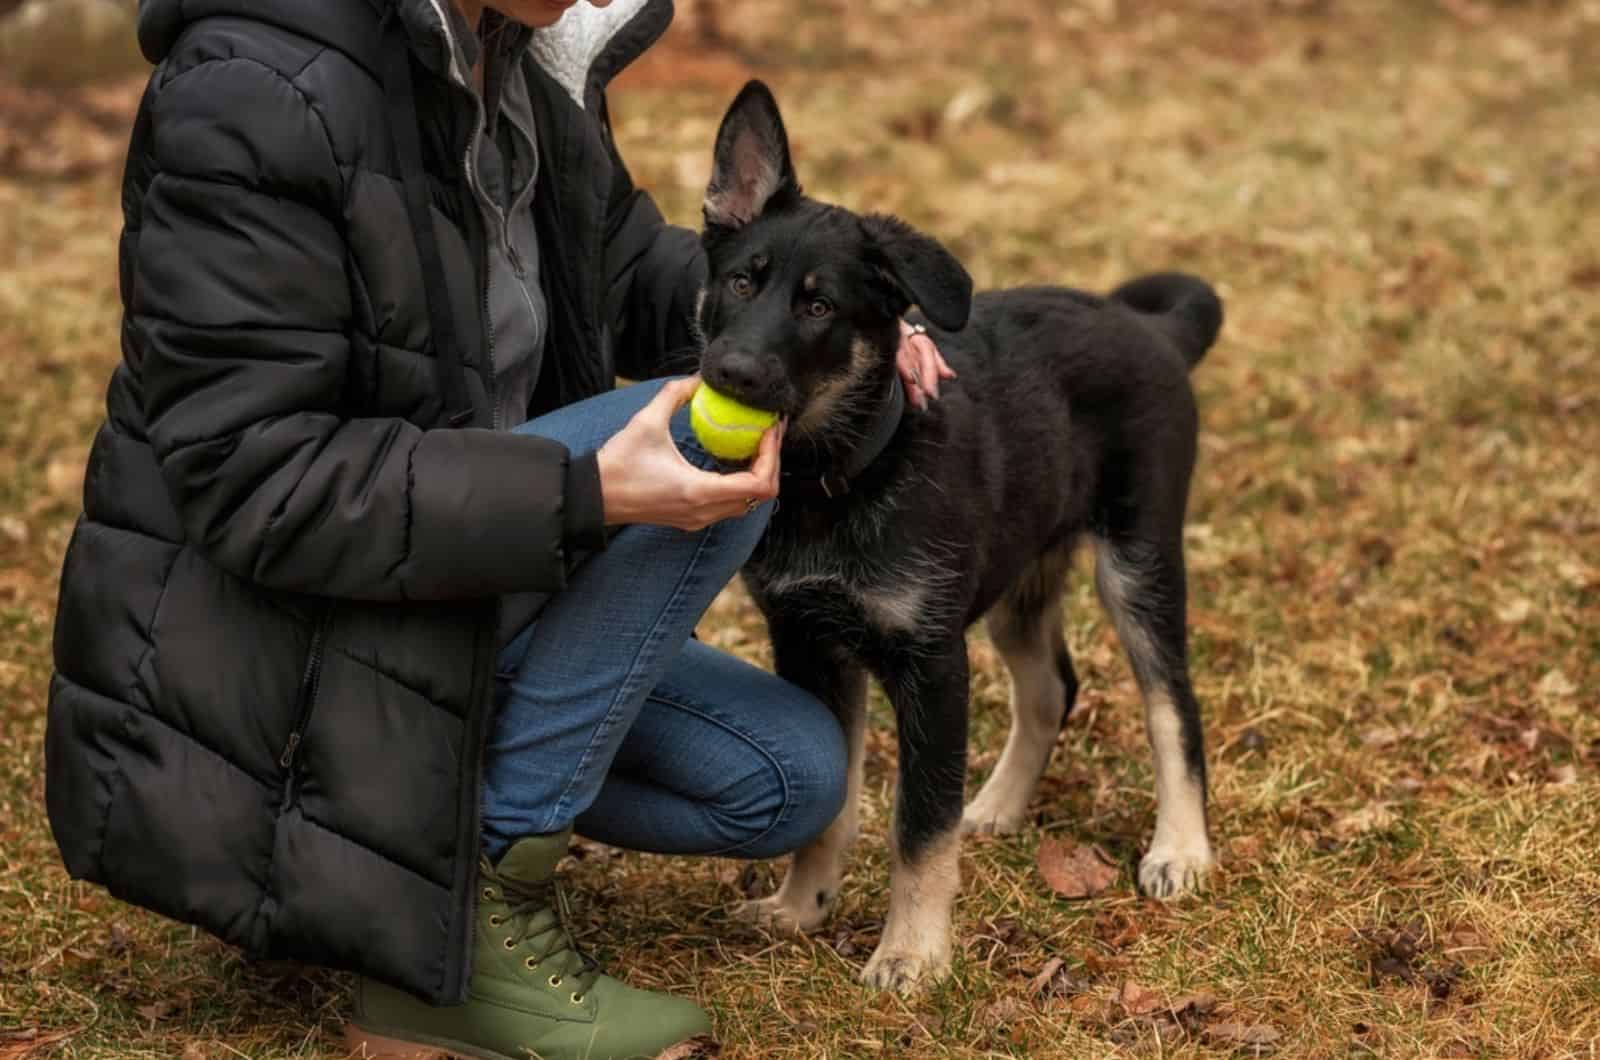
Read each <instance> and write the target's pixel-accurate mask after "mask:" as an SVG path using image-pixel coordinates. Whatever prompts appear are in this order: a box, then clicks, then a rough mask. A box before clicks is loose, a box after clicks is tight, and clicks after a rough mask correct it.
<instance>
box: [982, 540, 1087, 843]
mask: <svg viewBox="0 0 1600 1060" xmlns="http://www.w3.org/2000/svg"><path fill="white" fill-rule="evenodd" d="M1071 560H1072V550H1071V547H1070V546H1062V547H1060V548H1058V549H1055V550H1053V551H1051V552H1048V553H1046V554H1045V555H1044V556H1043V557H1041V558H1040V559H1039V561H1038V563H1036V564H1035V565H1034V566H1033V567H1032V568H1030V569H1029V570H1028V571H1027V572H1026V573H1025V574H1023V576H1022V577H1021V578H1019V579H1017V582H1016V584H1014V585H1013V586H1012V587H1011V588H1010V589H1009V590H1008V591H1007V592H1006V594H1005V596H1004V597H1002V598H1001V600H1000V602H999V603H998V604H996V605H995V606H994V608H993V609H992V610H991V611H990V612H989V616H988V624H989V637H990V639H991V640H992V641H993V642H994V646H995V650H996V651H997V652H999V653H1000V657H1001V658H1002V659H1004V660H1005V664H1006V670H1007V671H1008V672H1009V673H1010V675H1011V732H1010V735H1008V736H1007V737H1006V747H1005V750H1004V751H1003V752H1002V753H1001V755H1000V761H999V763H998V764H997V765H996V766H995V767H994V772H993V773H991V774H989V779H988V780H987V781H986V782H985V783H984V785H983V788H982V789H981V790H979V792H978V794H977V796H976V797H975V798H974V799H973V800H972V802H971V803H970V804H969V805H968V806H967V809H966V812H965V813H964V814H963V815H962V819H961V829H962V831H963V832H978V833H992V834H996V835H1004V834H1006V833H1009V832H1015V831H1016V830H1017V829H1018V828H1020V827H1022V823H1023V820H1024V819H1025V818H1026V817H1027V813H1028V800H1029V799H1031V798H1032V797H1033V789H1034V788H1035V787H1036V786H1037V785H1038V783H1039V778H1040V777H1041V776H1042V775H1043V774H1044V770H1045V766H1046V765H1048V764H1049V762H1050V753H1051V751H1052V750H1054V748H1055V740H1056V734H1057V733H1059V732H1060V731H1061V726H1062V723H1063V722H1065V721H1066V718H1067V715H1068V714H1069V713H1071V711H1072V704H1073V702H1074V701H1075V700H1076V699H1077V696H1078V675H1077V672H1076V671H1074V670H1073V668H1072V656H1071V654H1069V652H1068V651H1067V642H1066V639H1065V638H1064V637H1063V636H1062V632H1061V585H1062V582H1063V581H1064V580H1065V578H1066V571H1067V568H1068V566H1069V565H1070V564H1071Z"/></svg>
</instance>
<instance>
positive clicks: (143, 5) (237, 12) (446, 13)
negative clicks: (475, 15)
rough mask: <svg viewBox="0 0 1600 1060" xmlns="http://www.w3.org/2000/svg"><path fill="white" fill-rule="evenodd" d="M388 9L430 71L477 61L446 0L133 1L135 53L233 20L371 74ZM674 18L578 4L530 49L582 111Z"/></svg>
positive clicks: (660, 1) (660, 9)
mask: <svg viewBox="0 0 1600 1060" xmlns="http://www.w3.org/2000/svg"><path fill="white" fill-rule="evenodd" d="M390 8H397V9H398V11H399V14H400V17H401V19H402V21H403V22H404V24H405V27H406V31H407V35H408V36H409V37H410V38H411V44H412V47H413V48H414V49H415V50H416V52H417V56H418V58H419V59H420V60H421V61H422V62H423V63H424V64H425V65H426V66H427V67H428V68H430V69H433V70H436V71H439V72H440V73H445V74H449V75H453V76H456V77H459V78H461V79H464V78H465V70H463V69H462V68H461V66H460V64H461V63H462V62H463V61H464V60H465V61H467V62H468V63H469V64H470V60H471V59H472V58H474V57H475V56H476V47H477V41H476V36H475V34H472V33H471V32H470V31H469V27H468V26H467V24H466V21H465V19H463V18H462V17H461V15H460V13H459V12H458V11H457V10H456V8H455V5H454V4H453V3H451V2H450V0H139V26H138V33H139V48H140V50H141V51H142V52H143V53H144V56H145V58H146V59H148V60H149V61H150V62H152V63H159V62H161V60H162V59H164V58H166V56H167V53H168V52H170V51H171V50H172V47H173V45H174V44H175V43H176V42H177V40H178V38H179V37H180V36H181V35H182V33H183V31H184V28H185V27H187V26H188V25H189V24H190V23H193V22H197V21H199V20H200V19H204V18H213V17H219V16H223V17H227V16H232V17H238V18H248V19H253V20H255V21H258V22H264V23H267V24H269V25H272V26H276V27H279V28H281V29H284V30H286V31H288V32H291V33H294V34H297V35H299V36H302V37H306V38H308V39H311V40H315V41H317V42H318V43H319V44H323V45H326V46H327V47H330V48H336V49H338V50H339V51H342V52H345V53H346V54H348V55H350V56H351V57H352V58H353V59H355V60H356V61H357V62H358V63H360V64H361V65H362V66H364V67H366V68H367V70H368V71H369V72H371V73H373V75H374V76H377V75H378V73H379V71H380V70H381V61H380V57H379V54H378V48H379V44H380V41H381V38H380V35H379V34H378V33H377V32H376V31H375V28H374V20H375V19H377V18H381V17H382V15H383V14H384V12H386V11H388V10H389V9H390ZM672 14H673V0H613V2H612V3H611V4H609V5H608V6H606V7H603V8H602V7H594V6H592V5H590V4H585V3H580V4H578V5H576V6H575V7H574V8H573V9H572V10H571V11H569V12H567V14H566V15H565V16H564V17H563V18H562V19H561V20H560V21H559V22H557V23H556V24H555V25H553V26H550V27H548V28H546V29H541V30H535V31H533V32H532V33H531V35H530V36H531V39H532V47H531V51H532V54H533V55H534V57H535V58H536V59H537V61H538V62H539V64H540V65H541V66H543V67H544V69H545V70H546V72H547V73H549V74H550V76H551V77H552V78H553V79H554V80H555V81H556V82H557V83H558V84H560V85H561V86H562V88H564V89H566V91H567V93H568V95H570V96H571V97H572V98H573V100H574V101H575V102H577V104H578V105H579V106H580V107H588V106H591V105H592V104H594V103H595V101H596V99H597V95H598V93H599V92H600V91H602V90H604V88H605V85H606V83H607V82H609V81H610V80H611V78H612V77H614V76H615V75H616V74H617V72H618V71H620V70H621V69H622V68H623V67H625V66H627V64H628V63H630V62H632V61H633V60H634V59H635V58H637V57H638V55H639V54H640V53H641V52H643V51H644V50H645V49H646V48H648V47H649V46H650V45H651V44H653V43H655V41H656V39H657V38H659V37H660V36H661V34H662V33H663V32H665V31H666V28H667V25H668V24H669V23H670V22H671V21H672ZM453 64H454V65H453Z"/></svg>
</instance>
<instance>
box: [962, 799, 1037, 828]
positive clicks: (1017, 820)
mask: <svg viewBox="0 0 1600 1060" xmlns="http://www.w3.org/2000/svg"><path fill="white" fill-rule="evenodd" d="M1027 820H1028V812H1027V807H1023V808H1022V809H1020V810H1019V809H1012V808H1004V809H1002V808H1000V807H996V806H993V805H990V804H987V803H986V802H985V800H984V798H983V794H982V793H981V792H980V793H979V794H978V797H977V798H976V799H973V800H972V805H970V806H968V807H967V808H966V810H965V811H963V813H962V814H961V834H962V835H1011V834H1012V833H1013V832H1020V831H1022V826H1023V825H1024V824H1025V823H1027Z"/></svg>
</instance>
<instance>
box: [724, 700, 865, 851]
mask: <svg viewBox="0 0 1600 1060" xmlns="http://www.w3.org/2000/svg"><path fill="white" fill-rule="evenodd" d="M826 720H827V721H828V722H829V723H830V727H829V729H828V730H825V731H822V732H819V733H816V734H813V735H811V736H810V738H806V739H796V740H795V741H794V742H793V744H792V745H791V746H786V747H784V748H783V750H782V754H781V755H773V756H770V757H769V758H768V759H767V766H766V769H765V774H766V776H765V777H764V779H763V797H762V798H760V799H759V800H758V801H757V804H756V805H751V804H748V803H747V804H746V806H745V807H744V812H741V813H739V814H738V816H737V819H736V820H732V819H728V820H725V822H724V823H725V825H736V826H738V827H739V828H740V830H741V831H743V832H744V833H745V835H746V838H745V839H744V840H743V841H742V842H740V843H739V844H738V845H737V846H736V847H734V848H733V849H730V850H728V851H727V852H726V853H728V854H730V855H733V856H737V857H747V858H774V857H781V856H782V855H784V854H788V853H791V852H792V851H795V850H798V849H799V848H801V847H803V846H806V845H807V844H809V843H811V842H813V841H814V840H816V839H817V838H818V837H819V836H821V835H822V833H823V832H824V831H825V830H826V829H827V827H828V826H829V825H830V824H832V823H833V821H834V819H835V818H836V817H838V816H839V812H840V811H841V810H843V809H844V804H845V799H846V797H847V793H848V788H849V783H848V763H847V757H846V748H845V742H844V736H843V733H842V732H840V730H839V726H838V724H837V723H836V722H834V721H833V719H832V718H831V717H829V718H827V719H826ZM752 810H753V811H754V812H750V811H752Z"/></svg>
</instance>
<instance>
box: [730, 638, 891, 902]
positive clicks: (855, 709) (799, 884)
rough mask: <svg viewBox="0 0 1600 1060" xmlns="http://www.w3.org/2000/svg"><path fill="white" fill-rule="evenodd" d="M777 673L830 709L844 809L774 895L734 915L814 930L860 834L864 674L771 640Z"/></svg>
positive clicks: (797, 858) (801, 854)
mask: <svg viewBox="0 0 1600 1060" xmlns="http://www.w3.org/2000/svg"><path fill="white" fill-rule="evenodd" d="M775 643H776V644H777V645H778V647H777V662H778V665H777V671H778V673H779V675H781V676H783V677H785V678H786V679H788V680H790V681H793V682H795V683H796V684H799V685H800V686H801V687H803V688H806V689H807V690H808V691H810V692H812V693H813V694H815V695H816V696H817V697H818V698H820V699H821V700H822V701H823V702H824V703H826V704H827V705H828V706H829V707H831V708H832V709H833V712H834V714H835V715H836V716H837V717H838V718H839V724H840V725H842V726H843V727H844V732H845V739H846V742H847V745H848V747H849V756H850V757H849V764H848V768H849V773H848V775H847V780H846V788H845V802H844V807H843V808H842V809H841V810H840V811H839V816H838V817H836V818H834V820H833V823H832V824H830V825H829V826H828V827H827V829H826V830H825V831H824V832H823V833H822V835H821V836H819V837H817V839H816V841H815V842H812V843H810V844H809V845H807V846H804V847H801V848H800V849H799V850H798V851H796V852H795V855H794V860H793V861H792V862H791V863H790V865H789V871H788V873H787V875H785V876H784V878H783V883H782V885H781V886H779V888H778V890H777V891H776V893H774V894H773V895H771V896H770V897H767V898H761V899H757V900H755V901H752V902H745V903H744V904H742V905H741V906H739V908H738V909H737V910H735V915H737V916H739V917H740V918H742V919H745V920H750V921H753V922H755V923H759V924H763V925H765V926H768V927H774V928H780V929H784V930H789V931H815V930H816V929H817V928H819V927H821V926H822V924H823V923H824V921H826V920H827V918H828V913H829V911H830V910H831V909H832V908H833V903H834V899H836V898H837V897H838V896H839V883H840V881H841V880H842V879H843V878H844V867H845V861H846V859H847V858H848V857H849V854H850V848H851V847H852V846H853V845H855V841H856V836H857V835H858V833H859V832H860V810H861V774H862V763H863V760H864V757H865V749H866V732H867V675H866V671H865V670H863V669H862V668H861V666H860V664H858V663H856V662H854V661H851V660H845V659H842V658H838V657H836V656H831V655H830V656H826V657H823V656H820V655H819V653H816V652H813V651H811V650H810V648H809V646H803V645H801V644H798V643H796V642H794V641H789V642H787V643H786V642H784V641H783V640H782V639H781V638H775Z"/></svg>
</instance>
